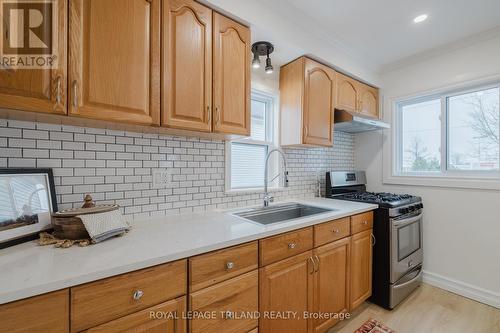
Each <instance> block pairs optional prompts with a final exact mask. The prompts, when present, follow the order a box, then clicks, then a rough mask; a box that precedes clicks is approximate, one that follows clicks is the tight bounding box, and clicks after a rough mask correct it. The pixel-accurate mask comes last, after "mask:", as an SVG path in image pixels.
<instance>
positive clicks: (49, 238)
mask: <svg viewBox="0 0 500 333" xmlns="http://www.w3.org/2000/svg"><path fill="white" fill-rule="evenodd" d="M52 244H54V247H62V248H67V247H71V246H73V245H74V244H76V245H78V246H88V245H90V244H91V242H90V238H87V239H59V238H57V237H55V236H54V235H53V234H49V233H48V232H41V233H40V239H39V240H38V245H52Z"/></svg>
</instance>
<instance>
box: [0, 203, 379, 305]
mask: <svg viewBox="0 0 500 333" xmlns="http://www.w3.org/2000/svg"><path fill="white" fill-rule="evenodd" d="M288 201H289V202H298V203H302V204H309V205H313V206H317V207H324V208H330V209H335V210H334V211H330V212H326V213H322V214H318V215H313V216H308V217H305V218H300V219H295V220H292V221H290V222H286V223H275V224H271V225H260V224H258V223H253V222H249V221H246V220H243V219H241V218H239V217H236V216H233V215H230V214H229V213H228V212H222V211H214V212H201V213H192V214H181V215H170V216H161V217H151V218H149V219H145V220H138V221H133V222H132V230H131V231H130V232H129V233H128V234H126V235H125V236H123V237H117V238H113V239H110V240H107V241H104V242H102V243H99V244H95V245H91V246H88V247H77V246H73V247H71V248H67V249H60V248H54V247H53V246H51V245H49V246H38V245H37V244H36V242H34V241H33V242H28V243H24V244H20V245H16V246H13V247H10V248H6V249H2V250H0V304H3V303H7V302H11V301H15V300H19V299H22V298H26V297H31V296H35V295H39V294H43V293H46V292H50V291H55V290H59V289H63V288H67V287H71V286H75V285H78V284H82V283H86V282H90V281H95V280H98V279H102V278H106V277H109V276H113V275H117V274H122V273H126V272H130V271H133V270H137V269H141V268H145V267H149V266H153V265H157V264H162V263H166V262H169V261H173V260H177V259H182V258H187V257H190V256H193V255H197V254H200V253H205V252H209V251H213V250H217V249H221V248H224V247H228V246H233V245H237V244H241V243H245V242H248V241H252V240H256V239H260V238H264V237H268V236H272V235H276V234H280V233H283V232H286V231H290V230H295V229H299V228H303V227H307V226H310V225H314V224H318V223H322V222H326V221H330V220H332V219H337V218H341V217H345V216H349V215H353V214H358V213H362V212H365V211H369V210H373V209H376V208H377V207H378V206H377V205H372V204H365V203H358V202H351V201H342V200H332V199H324V198H311V199H300V200H288ZM239 210H241V209H239Z"/></svg>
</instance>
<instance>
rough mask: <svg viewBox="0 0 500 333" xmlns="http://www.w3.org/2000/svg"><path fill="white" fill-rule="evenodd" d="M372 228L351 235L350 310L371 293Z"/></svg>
mask: <svg viewBox="0 0 500 333" xmlns="http://www.w3.org/2000/svg"><path fill="white" fill-rule="evenodd" d="M372 255H373V249H372V230H371V229H369V230H365V231H362V232H359V233H357V234H354V235H353V236H351V264H350V266H351V279H350V281H351V282H350V283H351V287H350V289H351V296H350V311H352V310H354V309H355V308H357V307H358V306H359V305H360V304H361V303H363V302H364V301H365V300H367V299H368V297H370V295H371V294H372Z"/></svg>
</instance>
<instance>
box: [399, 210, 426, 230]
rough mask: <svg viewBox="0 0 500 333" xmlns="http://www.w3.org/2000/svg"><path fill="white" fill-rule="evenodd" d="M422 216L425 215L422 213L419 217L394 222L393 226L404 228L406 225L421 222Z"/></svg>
mask: <svg viewBox="0 0 500 333" xmlns="http://www.w3.org/2000/svg"><path fill="white" fill-rule="evenodd" d="M422 215H424V213H420V214H418V215H415V216H412V217H409V218H406V219H402V220H392V225H393V226H394V227H396V228H399V227H404V226H405V225H408V224H412V223H413V222H415V221H418V220H420V219H421V218H422Z"/></svg>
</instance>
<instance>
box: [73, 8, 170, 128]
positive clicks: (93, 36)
mask: <svg viewBox="0 0 500 333" xmlns="http://www.w3.org/2000/svg"><path fill="white" fill-rule="evenodd" d="M69 9H70V10H69V83H68V86H69V114H70V115H72V116H80V117H86V118H93V119H101V120H110V121H118V122H127V123H134V124H147V125H150V124H154V125H159V121H160V112H159V111H160V97H159V94H160V0H149V1H146V0H106V1H102V0H74V1H71V2H70V6H69Z"/></svg>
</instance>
